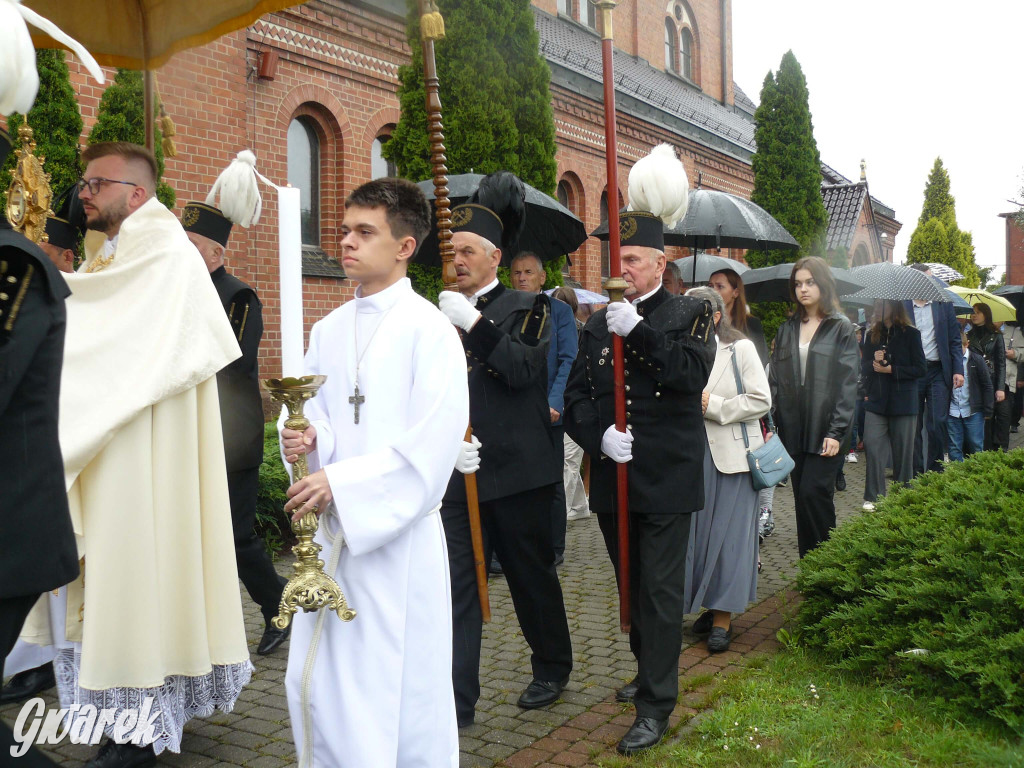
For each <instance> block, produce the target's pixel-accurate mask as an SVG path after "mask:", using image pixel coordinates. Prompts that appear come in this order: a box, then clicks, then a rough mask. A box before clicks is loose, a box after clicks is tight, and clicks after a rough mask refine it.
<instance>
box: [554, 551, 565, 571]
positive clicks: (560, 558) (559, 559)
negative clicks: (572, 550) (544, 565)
mask: <svg viewBox="0 0 1024 768" xmlns="http://www.w3.org/2000/svg"><path fill="white" fill-rule="evenodd" d="M564 562H565V554H564V553H562V552H556V553H555V568H557V567H558V566H560V565H561V564H562V563H564Z"/></svg>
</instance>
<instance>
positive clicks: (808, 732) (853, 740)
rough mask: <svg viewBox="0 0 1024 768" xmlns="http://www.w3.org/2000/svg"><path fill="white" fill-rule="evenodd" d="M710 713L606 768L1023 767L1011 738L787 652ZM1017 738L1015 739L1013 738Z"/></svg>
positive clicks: (719, 694) (732, 681)
mask: <svg viewBox="0 0 1024 768" xmlns="http://www.w3.org/2000/svg"><path fill="white" fill-rule="evenodd" d="M708 703H710V704H712V706H713V709H708V710H706V711H705V713H704V714H703V715H702V716H701V717H700V718H699V719H698V721H697V723H696V725H695V727H694V728H693V729H692V730H690V731H688V732H687V733H685V734H684V735H683V736H682V738H681V740H680V741H678V742H675V743H672V744H666V745H664V746H662V747H660V748H659V749H657V750H655V751H653V752H652V753H651V754H649V755H647V756H646V757H644V758H642V759H636V758H635V759H633V760H631V761H629V763H627V762H626V761H620V759H618V758H611V759H608V760H606V761H605V762H603V763H602V765H603V766H606V768H617V766H618V765H620V764H621V765H632V766H638V767H639V766H650V767H653V766H659V767H661V768H669V766H687V768H725V767H726V766H729V768H745V767H746V766H765V767H770V768H865V767H870V768H939V767H940V766H941V767H942V768H947V767H948V766H956V767H957V768H1024V743H1022V742H1021V741H1020V740H1019V737H1009V738H1008V737H1007V734H1006V731H998V730H995V729H994V728H993V726H991V725H989V724H985V723H979V722H974V721H971V722H964V721H957V720H955V719H953V718H952V717H948V716H945V715H943V714H941V712H940V708H939V707H937V706H936V704H935V702H933V701H926V700H922V699H913V698H911V697H910V696H909V695H908V694H906V693H904V692H902V691H900V690H898V689H897V688H895V687H893V686H891V685H884V684H881V683H875V682H874V681H870V680H868V681H863V680H861V679H858V678H856V677H854V676H852V675H850V674H845V673H837V672H836V671H833V670H831V669H830V668H829V667H827V666H826V665H825V664H823V663H822V662H820V661H818V660H817V659H816V658H815V657H814V656H813V655H811V654H810V653H808V652H806V651H802V650H793V651H781V652H780V653H778V654H775V655H774V656H772V657H770V658H768V659H764V660H762V661H759V662H756V663H755V664H753V665H751V667H750V668H749V669H747V670H745V671H743V672H741V673H738V674H735V675H733V676H731V677H728V678H726V679H723V680H721V682H720V683H719V684H718V685H716V686H715V688H714V689H712V690H711V691H709V696H708ZM1015 738H1016V740H1014V739H1015Z"/></svg>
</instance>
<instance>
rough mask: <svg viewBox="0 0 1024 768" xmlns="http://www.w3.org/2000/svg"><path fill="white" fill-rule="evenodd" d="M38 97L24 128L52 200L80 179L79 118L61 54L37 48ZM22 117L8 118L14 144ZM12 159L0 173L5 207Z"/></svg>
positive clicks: (13, 156)
mask: <svg viewBox="0 0 1024 768" xmlns="http://www.w3.org/2000/svg"><path fill="white" fill-rule="evenodd" d="M36 68H37V69H38V71H39V93H38V95H37V96H36V100H35V103H34V104H33V105H32V109H30V110H29V112H28V115H27V117H28V124H29V126H30V127H31V128H32V133H33V138H34V139H35V142H36V153H37V154H38V155H39V156H41V157H43V158H45V160H44V162H43V170H45V171H46V172H47V173H48V174H50V187H51V189H52V191H53V197H54V200H56V199H57V197H58V196H59V195H60V194H61V192H63V191H64V190H65V189H67V188H68V187H69V186H71V185H72V184H74V183H75V182H76V181H77V180H78V178H79V177H80V176H81V175H82V173H81V171H82V168H81V164H80V162H79V159H78V154H79V153H78V149H79V148H78V140H79V137H80V136H81V135H82V115H81V113H80V111H79V109H78V100H77V99H76V98H75V91H74V88H72V87H71V79H70V77H69V75H68V66H67V64H66V63H65V61H64V51H61V50H56V49H49V48H41V49H39V50H37V51H36ZM25 118H26V116H25V115H20V114H17V113H14V114H11V115H10V116H8V118H7V129H8V132H9V133H10V134H11V138H12V139H13V140H14V142H15V145H16V146H17V144H18V129H19V128H20V127H21V126H22V125H23V124H24V123H25ZM15 159H16V158H15V155H14V153H13V152H12V153H11V155H10V157H8V159H7V163H6V164H5V166H4V168H3V171H2V173H0V202H2V203H4V204H6V196H7V188H8V186H10V183H11V172H12V171H13V169H14V162H15Z"/></svg>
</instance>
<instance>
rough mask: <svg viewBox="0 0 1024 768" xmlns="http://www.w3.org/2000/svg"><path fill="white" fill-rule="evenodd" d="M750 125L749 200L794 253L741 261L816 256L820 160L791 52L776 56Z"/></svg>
mask: <svg viewBox="0 0 1024 768" xmlns="http://www.w3.org/2000/svg"><path fill="white" fill-rule="evenodd" d="M754 121H755V123H756V127H755V129H754V140H755V142H756V143H757V151H756V152H755V153H754V156H753V157H752V158H751V165H752V166H753V170H754V190H753V192H752V193H751V196H750V199H751V200H752V201H753V202H755V203H757V204H758V205H760V206H761V207H762V208H764V209H765V210H766V211H768V213H770V214H772V216H774V217H775V218H776V219H778V221H779V223H780V224H782V226H784V227H785V228H786V229H787V230H789V233H790V234H791V235H793V237H794V238H796V240H797V242H798V243H800V250H799V251H796V252H794V251H769V252H768V253H767V254H765V253H763V252H757V251H751V252H750V253H748V254H747V262H748V263H749V264H750V266H752V267H762V266H769V265H772V264H781V263H783V262H786V261H795V260H796V259H797V258H798V257H799V256H804V255H811V254H819V255H820V254H821V253H823V252H824V250H825V231H826V228H827V226H828V214H827V212H826V211H825V204H824V202H822V199H821V156H820V155H819V154H818V144H817V142H816V141H815V140H814V126H813V125H812V122H811V109H810V103H809V94H808V91H807V80H806V79H805V78H804V73H803V70H802V69H801V68H800V63H799V62H798V61H797V60H796V56H794V55H793V52H792V51H787V52H786V54H785V55H784V56H783V57H782V62H781V64H780V65H779V71H778V72H777V73H775V74H774V75H772V73H771V72H769V73H768V75H767V77H765V79H764V85H763V87H762V89H761V104H760V106H758V108H757V110H756V111H755V113H754Z"/></svg>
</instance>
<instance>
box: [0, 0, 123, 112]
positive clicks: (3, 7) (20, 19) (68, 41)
mask: <svg viewBox="0 0 1024 768" xmlns="http://www.w3.org/2000/svg"><path fill="white" fill-rule="evenodd" d="M28 24H31V25H32V26H33V27H36V28H37V29H39V30H41V31H42V32H45V33H46V34H47V35H49V36H50V37H52V38H53V39H54V40H56V41H57V42H59V43H63V44H64V45H66V46H67V47H68V48H70V49H71V51H72V52H73V53H74V54H75V55H76V56H78V58H79V59H80V60H81V62H82V64H83V65H84V66H85V68H86V69H87V70H89V74H91V75H92V76H93V77H94V78H95V79H96V81H97V82H98V83H101V84H102V83H103V82H104V81H105V78H104V77H103V70H102V69H101V68H100V65H99V64H97V63H96V59H94V58H93V57H92V55H91V54H90V53H89V52H88V51H87V50H85V47H84V46H83V45H82V44H81V43H79V42H78V41H77V40H74V39H73V38H71V37H69V36H68V35H66V34H64V33H63V32H62V31H61V30H60V28H59V27H58V26H57V25H56V24H54V23H53V22H52V21H50V20H49V19H45V18H43V17H42V16H40V15H39V14H38V13H36V12H35V11H33V10H31V9H29V8H26V7H24V6H23V5H22V4H21V0H0V115H9V114H11V112H21V113H22V114H25V113H26V112H28V111H29V110H30V109H32V103H33V102H34V101H35V100H36V93H37V92H38V91H39V73H38V72H37V71H36V51H35V48H34V47H33V45H32V37H31V36H30V35H29V32H28Z"/></svg>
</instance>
